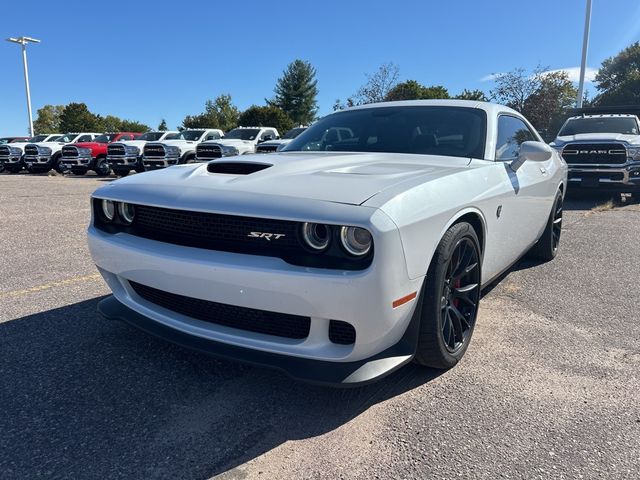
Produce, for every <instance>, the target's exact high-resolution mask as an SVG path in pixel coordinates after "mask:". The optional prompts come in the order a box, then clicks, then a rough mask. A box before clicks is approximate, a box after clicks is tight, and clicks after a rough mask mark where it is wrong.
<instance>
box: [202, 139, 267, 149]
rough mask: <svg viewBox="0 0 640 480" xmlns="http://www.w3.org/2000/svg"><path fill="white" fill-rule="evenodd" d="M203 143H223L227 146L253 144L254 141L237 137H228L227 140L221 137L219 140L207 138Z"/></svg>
mask: <svg viewBox="0 0 640 480" xmlns="http://www.w3.org/2000/svg"><path fill="white" fill-rule="evenodd" d="M203 143H210V144H214V143H217V144H219V145H225V146H227V147H238V146H241V145H248V146H252V145H255V142H251V141H249V140H239V139H237V138H230V139H228V140H227V139H224V138H221V139H220V140H209V141H206V142H203Z"/></svg>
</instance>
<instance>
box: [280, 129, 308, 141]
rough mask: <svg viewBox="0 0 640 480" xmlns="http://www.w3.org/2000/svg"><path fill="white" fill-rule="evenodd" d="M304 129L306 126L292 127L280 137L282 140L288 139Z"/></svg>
mask: <svg viewBox="0 0 640 480" xmlns="http://www.w3.org/2000/svg"><path fill="white" fill-rule="evenodd" d="M305 130H306V127H297V128H292V129H291V130H289V131H288V132H287V133H285V134H284V137H282V139H283V140H290V139H292V138H296V137H297V136H298V135H300V134H301V133H302V132H304V131H305Z"/></svg>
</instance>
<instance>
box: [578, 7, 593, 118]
mask: <svg viewBox="0 0 640 480" xmlns="http://www.w3.org/2000/svg"><path fill="white" fill-rule="evenodd" d="M590 28H591V0H587V13H586V15H585V18H584V37H583V38H582V63H581V64H580V84H579V86H578V98H577V101H576V106H577V107H578V108H582V99H583V97H584V74H585V70H586V69H587V50H589V29H590Z"/></svg>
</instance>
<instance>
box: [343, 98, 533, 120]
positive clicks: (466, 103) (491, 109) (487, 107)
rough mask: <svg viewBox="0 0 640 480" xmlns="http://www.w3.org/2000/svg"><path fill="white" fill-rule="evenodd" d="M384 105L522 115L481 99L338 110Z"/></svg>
mask: <svg viewBox="0 0 640 480" xmlns="http://www.w3.org/2000/svg"><path fill="white" fill-rule="evenodd" d="M382 107H466V108H478V109H480V110H484V111H486V112H487V113H493V114H497V113H499V112H503V113H505V112H506V113H511V114H513V115H516V116H518V117H522V114H520V113H518V112H517V111H515V110H513V109H512V108H509V107H507V106H504V105H500V104H498V103H493V102H482V101H479V100H400V101H396V102H380V103H368V104H366V105H358V106H355V107H350V108H346V109H344V110H339V111H338V112H335V113H339V112H341V111H342V112H345V111H349V110H362V109H366V108H382Z"/></svg>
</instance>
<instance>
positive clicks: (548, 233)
mask: <svg viewBox="0 0 640 480" xmlns="http://www.w3.org/2000/svg"><path fill="white" fill-rule="evenodd" d="M562 203H563V202H562V192H560V191H558V193H556V198H555V200H554V201H553V207H552V208H551V213H550V214H549V220H547V226H546V227H545V229H544V232H543V234H542V236H541V237H540V239H539V240H538V241H537V242H536V244H535V245H534V246H533V247H531V250H529V252H528V253H527V256H528V257H529V258H532V259H535V260H542V261H543V262H550V261H551V260H553V259H554V258H556V255H557V254H558V247H559V246H560V235H561V234H562Z"/></svg>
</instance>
